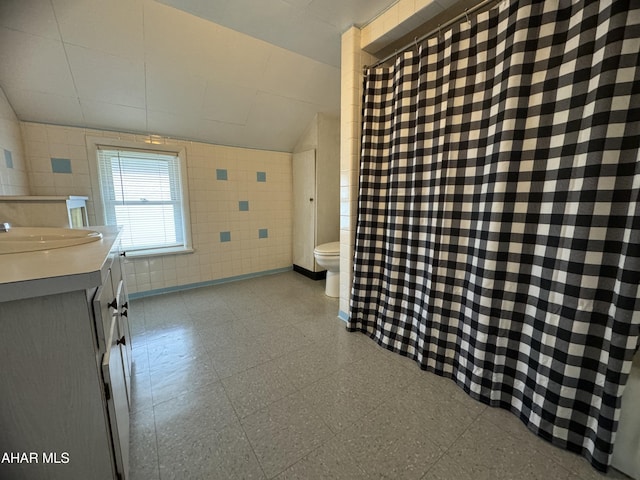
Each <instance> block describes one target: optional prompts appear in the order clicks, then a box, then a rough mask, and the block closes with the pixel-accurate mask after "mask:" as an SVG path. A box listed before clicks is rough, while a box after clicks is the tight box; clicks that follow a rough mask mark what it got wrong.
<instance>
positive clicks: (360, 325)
mask: <svg viewBox="0 0 640 480" xmlns="http://www.w3.org/2000/svg"><path fill="white" fill-rule="evenodd" d="M639 3H640V2H632V1H627V2H625V1H609V2H607V1H600V2H598V1H577V0H574V1H569V0H567V1H557V0H556V1H553V0H546V1H531V0H529V1H526V0H523V1H519V2H518V1H513V2H511V3H509V2H503V3H502V4H501V5H499V6H498V7H497V8H495V9H492V10H491V11H489V12H485V13H484V14H481V15H480V16H479V17H478V18H477V19H475V20H474V21H473V22H472V24H470V23H468V22H462V23H461V24H460V25H458V26H456V27H454V28H453V29H452V30H451V31H448V32H447V33H446V34H444V35H440V36H439V37H438V38H433V39H431V40H429V41H428V43H427V45H425V46H424V47H423V48H422V49H421V52H420V53H416V52H406V53H403V54H400V55H399V56H398V58H397V59H396V61H395V65H394V66H392V67H388V68H385V67H380V68H372V69H369V70H368V71H367V72H366V74H365V77H366V78H365V92H364V108H363V110H364V111H363V115H364V117H363V135H362V159H361V172H360V195H359V207H358V223H357V232H356V246H355V257H354V273H355V278H354V282H353V291H352V301H351V311H350V319H349V322H348V328H349V329H350V330H352V331H355V330H359V331H362V332H365V333H367V334H368V335H370V336H371V337H373V338H374V339H375V340H376V341H377V342H378V343H380V344H381V345H383V346H385V347H386V348H388V349H391V350H394V351H397V352H399V353H401V354H403V355H406V356H408V357H410V358H413V359H415V360H416V361H417V362H418V363H419V364H420V366H421V367H422V368H423V369H427V370H430V371H433V372H436V373H438V374H440V375H444V376H448V377H451V378H452V379H454V380H455V381H456V382H457V384H458V385H460V386H461V387H463V388H464V390H465V391H466V392H468V393H469V394H470V395H471V396H473V397H475V398H477V399H479V400H481V401H482V402H485V403H488V404H491V405H494V406H500V407H502V408H506V409H510V410H511V411H512V412H513V413H515V414H516V415H517V416H519V418H520V419H521V420H522V421H523V422H525V423H526V424H527V426H528V427H529V428H530V429H531V430H533V431H534V432H536V433H537V434H538V435H540V436H541V437H543V438H545V439H547V440H550V441H552V442H553V443H554V444H557V445H559V446H563V447H565V448H567V449H569V450H572V451H575V452H578V453H581V454H583V455H584V456H586V457H587V458H588V459H589V460H590V461H591V463H592V465H593V466H594V467H596V468H598V469H601V470H606V468H607V466H608V465H609V462H610V454H611V451H612V448H613V441H614V438H615V431H616V428H617V419H618V416H619V407H620V399H621V396H622V393H623V390H624V386H625V383H626V381H627V378H628V375H629V372H630V369H631V362H632V358H633V356H634V353H635V352H636V350H637V349H638V345H639V329H640V313H639V311H638V310H639V307H640V301H639V300H638V283H639V282H640V210H639V204H638V193H639V191H640V159H639V148H638V147H639V144H640V121H639V120H640V65H639V51H640V7H638V5H639Z"/></svg>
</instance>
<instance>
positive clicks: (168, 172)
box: [98, 146, 186, 250]
mask: <svg viewBox="0 0 640 480" xmlns="http://www.w3.org/2000/svg"><path fill="white" fill-rule="evenodd" d="M98 177H99V183H100V191H101V194H102V203H103V208H104V215H105V222H106V223H107V225H120V226H123V227H124V229H123V235H122V246H123V248H125V249H127V250H152V249H166V248H176V247H181V246H183V247H184V246H186V245H185V237H186V236H185V222H184V217H185V216H184V214H183V210H184V207H185V206H184V205H183V192H182V182H181V178H180V158H179V157H178V156H177V155H176V154H174V153H170V152H153V151H144V150H134V149H114V148H113V147H108V148H106V147H101V146H98Z"/></svg>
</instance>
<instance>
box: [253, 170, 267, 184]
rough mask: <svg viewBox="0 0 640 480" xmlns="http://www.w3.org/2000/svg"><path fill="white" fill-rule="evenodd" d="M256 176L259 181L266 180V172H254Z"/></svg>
mask: <svg viewBox="0 0 640 480" xmlns="http://www.w3.org/2000/svg"><path fill="white" fill-rule="evenodd" d="M256 177H257V180H258V181H259V182H266V181H267V172H256Z"/></svg>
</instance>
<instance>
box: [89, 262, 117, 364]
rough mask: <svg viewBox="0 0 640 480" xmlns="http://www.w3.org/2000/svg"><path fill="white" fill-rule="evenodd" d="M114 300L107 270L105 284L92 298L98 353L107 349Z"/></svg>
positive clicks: (109, 272) (109, 274)
mask: <svg viewBox="0 0 640 480" xmlns="http://www.w3.org/2000/svg"><path fill="white" fill-rule="evenodd" d="M114 299H115V295H114V293H113V288H112V287H111V271H110V270H107V278H106V279H105V282H104V283H103V284H102V285H100V287H98V290H97V291H96V294H95V296H94V297H93V317H94V320H95V324H96V335H97V339H98V351H99V352H105V351H106V349H107V347H108V341H109V328H111V316H112V315H113V312H114V309H115V303H114Z"/></svg>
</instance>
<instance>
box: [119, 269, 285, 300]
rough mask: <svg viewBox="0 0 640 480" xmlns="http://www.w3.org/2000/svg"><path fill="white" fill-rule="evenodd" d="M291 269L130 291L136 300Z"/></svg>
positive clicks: (130, 295) (131, 296)
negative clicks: (142, 290)
mask: <svg viewBox="0 0 640 480" xmlns="http://www.w3.org/2000/svg"><path fill="white" fill-rule="evenodd" d="M290 271H291V267H284V268H276V269H273V270H264V271H262V272H254V273H246V274H244V275H237V276H234V277H226V278H219V279H216V280H209V281H207V282H198V283H189V284H186V285H176V286H173V287H166V288H159V289H156V290H147V291H144V292H135V293H130V294H129V298H130V299H131V300H135V299H137V298H144V297H152V296H154V295H162V294H163V293H171V292H180V291H182V290H191V289H193V288H201V287H210V286H212V285H219V284H221V283H230V282H237V281H239V280H247V279H249V278H255V277H263V276H265V275H275V274H277V273H284V272H290Z"/></svg>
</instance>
